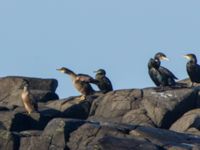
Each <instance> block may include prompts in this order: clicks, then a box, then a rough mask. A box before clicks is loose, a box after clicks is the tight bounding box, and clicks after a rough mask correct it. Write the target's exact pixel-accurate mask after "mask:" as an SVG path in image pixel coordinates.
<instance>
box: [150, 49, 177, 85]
mask: <svg viewBox="0 0 200 150" xmlns="http://www.w3.org/2000/svg"><path fill="white" fill-rule="evenodd" d="M162 60H168V58H167V57H166V55H165V54H163V53H161V52H159V53H157V54H156V55H155V56H154V59H153V58H151V59H150V60H149V62H148V71H149V76H150V78H151V79H152V81H153V82H154V83H155V85H156V86H174V85H175V84H176V82H175V79H177V77H176V76H175V75H174V74H173V73H172V72H171V71H169V70H168V69H167V68H165V67H162V66H160V64H161V61H162Z"/></svg>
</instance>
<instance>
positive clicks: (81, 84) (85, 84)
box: [57, 67, 98, 100]
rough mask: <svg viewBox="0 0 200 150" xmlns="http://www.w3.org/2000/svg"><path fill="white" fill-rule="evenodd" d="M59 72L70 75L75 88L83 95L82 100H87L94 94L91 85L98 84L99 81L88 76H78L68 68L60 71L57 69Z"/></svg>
mask: <svg viewBox="0 0 200 150" xmlns="http://www.w3.org/2000/svg"><path fill="white" fill-rule="evenodd" d="M57 70H58V71H60V72H62V73H65V74H68V75H69V76H70V77H71V79H72V82H73V84H74V86H75V88H76V89H77V90H78V91H79V92H80V93H81V94H82V96H81V100H85V99H86V96H88V95H91V94H93V93H94V90H93V88H92V86H91V85H90V83H94V84H97V82H98V81H96V80H95V79H93V78H92V77H90V76H89V75H86V74H76V73H74V72H73V71H71V70H69V69H68V68H65V67H62V68H60V69H57Z"/></svg>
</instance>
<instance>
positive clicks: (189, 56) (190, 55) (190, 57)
mask: <svg viewBox="0 0 200 150" xmlns="http://www.w3.org/2000/svg"><path fill="white" fill-rule="evenodd" d="M183 57H184V58H186V59H188V60H195V61H196V60H197V58H196V56H195V54H187V55H184V56H183Z"/></svg>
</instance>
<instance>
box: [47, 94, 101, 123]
mask: <svg viewBox="0 0 200 150" xmlns="http://www.w3.org/2000/svg"><path fill="white" fill-rule="evenodd" d="M97 96H98V95H93V96H88V97H87V99H86V100H81V99H80V97H70V98H67V99H62V100H59V101H52V102H49V103H48V104H47V105H46V107H49V108H51V109H55V110H57V111H60V113H61V116H62V117H65V118H76V119H86V118H87V117H88V116H89V113H90V108H91V104H92V102H93V101H94V99H96V98H97Z"/></svg>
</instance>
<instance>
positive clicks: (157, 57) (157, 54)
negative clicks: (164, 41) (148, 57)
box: [154, 52, 169, 61]
mask: <svg viewBox="0 0 200 150" xmlns="http://www.w3.org/2000/svg"><path fill="white" fill-rule="evenodd" d="M154 58H155V59H158V60H160V61H162V60H169V59H168V58H167V56H166V55H165V54H164V53H161V52H158V53H156V55H155V57H154Z"/></svg>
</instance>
